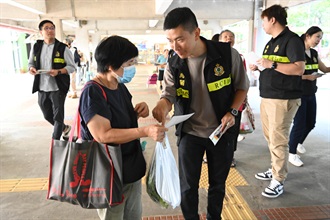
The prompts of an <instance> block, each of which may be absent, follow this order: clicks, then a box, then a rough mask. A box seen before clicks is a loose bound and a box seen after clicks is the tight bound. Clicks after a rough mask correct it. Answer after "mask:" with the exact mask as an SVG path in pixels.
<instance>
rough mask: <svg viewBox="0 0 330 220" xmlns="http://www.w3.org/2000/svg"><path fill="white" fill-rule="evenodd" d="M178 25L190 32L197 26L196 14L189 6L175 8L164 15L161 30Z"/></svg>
mask: <svg viewBox="0 0 330 220" xmlns="http://www.w3.org/2000/svg"><path fill="white" fill-rule="evenodd" d="M180 25H181V26H182V27H183V29H184V30H186V31H189V32H190V33H191V32H193V31H194V30H195V29H196V28H198V23H197V19H196V16H195V14H194V13H193V12H192V11H191V10H190V8H187V7H183V8H175V9H173V10H172V11H170V12H169V13H168V14H167V15H166V17H165V21H164V25H163V30H164V31H165V30H169V29H174V28H177V27H178V26H180Z"/></svg>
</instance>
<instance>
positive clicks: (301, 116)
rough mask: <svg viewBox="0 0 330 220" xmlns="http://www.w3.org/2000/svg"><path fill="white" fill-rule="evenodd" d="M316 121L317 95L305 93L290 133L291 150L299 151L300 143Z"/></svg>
mask: <svg viewBox="0 0 330 220" xmlns="http://www.w3.org/2000/svg"><path fill="white" fill-rule="evenodd" d="M315 123H316V97H315V94H314V95H304V96H302V98H301V106H300V107H299V109H298V111H297V113H296V116H295V117H294V121H293V126H292V129H291V133H290V141H289V147H290V150H289V152H290V153H292V154H296V153H297V146H298V144H303V143H304V141H305V139H306V137H307V136H308V134H309V132H311V130H313V128H314V127H315Z"/></svg>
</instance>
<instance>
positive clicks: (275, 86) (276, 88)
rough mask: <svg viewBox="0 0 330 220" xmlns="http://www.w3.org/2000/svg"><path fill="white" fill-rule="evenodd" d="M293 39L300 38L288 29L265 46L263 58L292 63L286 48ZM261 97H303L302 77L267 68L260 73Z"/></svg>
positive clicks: (298, 39)
mask: <svg viewBox="0 0 330 220" xmlns="http://www.w3.org/2000/svg"><path fill="white" fill-rule="evenodd" d="M293 37H296V38H297V41H301V39H300V38H299V36H298V35H297V34H295V33H293V32H291V31H290V30H289V29H288V28H286V29H285V30H284V31H283V32H282V33H281V34H280V35H279V36H277V37H276V38H275V39H271V40H270V41H269V42H268V43H267V45H266V46H265V49H264V52H263V55H262V57H263V58H266V59H269V60H272V61H274V62H278V63H291V61H290V60H289V58H288V57H287V54H286V47H287V44H288V42H289V40H290V39H291V38H293ZM259 81H260V86H259V90H260V96H261V97H263V98H273V99H297V98H300V97H301V95H302V79H301V76H288V75H285V74H283V73H280V72H278V71H276V70H274V69H270V68H266V69H264V70H263V71H262V72H261V73H260V77H259Z"/></svg>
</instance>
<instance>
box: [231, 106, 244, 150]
mask: <svg viewBox="0 0 330 220" xmlns="http://www.w3.org/2000/svg"><path fill="white" fill-rule="evenodd" d="M241 119H242V112H241V111H238V115H237V116H236V117H235V125H234V126H233V129H234V132H235V139H234V152H235V151H236V150H237V138H238V135H239V131H240V128H241Z"/></svg>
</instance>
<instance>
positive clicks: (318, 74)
mask: <svg viewBox="0 0 330 220" xmlns="http://www.w3.org/2000/svg"><path fill="white" fill-rule="evenodd" d="M312 75H313V76H318V77H320V76H323V75H324V73H318V72H314V73H312Z"/></svg>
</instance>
